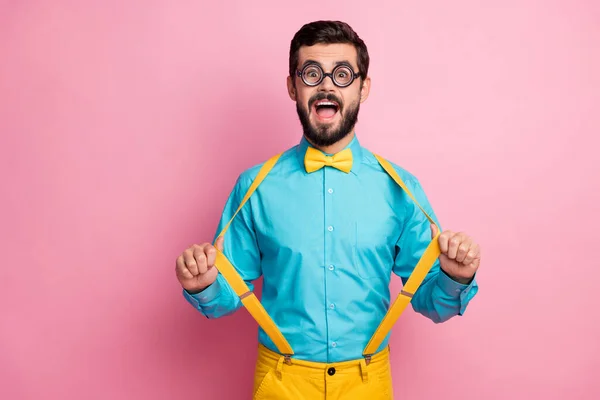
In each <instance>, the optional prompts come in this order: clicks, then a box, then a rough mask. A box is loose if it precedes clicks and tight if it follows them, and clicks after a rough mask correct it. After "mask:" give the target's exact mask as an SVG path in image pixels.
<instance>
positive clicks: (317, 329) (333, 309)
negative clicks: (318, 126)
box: [183, 136, 478, 362]
mask: <svg viewBox="0 0 600 400" xmlns="http://www.w3.org/2000/svg"><path fill="white" fill-rule="evenodd" d="M308 146H309V143H308V142H307V141H306V139H305V138H304V137H303V138H302V140H301V141H300V143H299V144H298V145H296V146H294V147H292V148H290V149H288V150H287V151H285V152H284V153H283V155H282V156H281V158H280V159H279V161H278V162H277V164H276V165H275V167H274V168H273V169H272V170H271V172H270V173H269V175H267V177H266V178H265V180H264V181H263V182H262V183H261V185H260V186H259V187H258V189H257V191H256V192H255V193H254V194H253V195H252V197H251V198H250V200H249V201H248V202H247V203H246V204H245V205H244V207H243V208H242V210H241V211H240V213H238V215H237V216H236V217H235V219H234V221H233V222H232V224H231V226H230V227H229V230H228V231H227V233H226V234H225V243H224V249H223V252H224V254H225V255H226V256H227V258H229V260H230V261H231V263H232V264H233V265H234V266H235V267H236V269H237V270H238V272H239V273H240V275H241V276H242V278H243V279H244V280H245V281H246V282H247V283H248V286H249V287H250V289H251V290H252V289H253V285H252V281H254V280H256V279H258V278H259V277H261V276H262V277H263V290H262V299H261V301H262V304H263V305H264V307H265V309H266V310H267V312H268V313H269V315H270V316H271V317H272V318H273V320H274V321H275V323H276V324H277V326H278V327H279V328H280V330H281V332H282V333H283V335H284V337H285V338H286V339H287V340H288V342H289V343H290V345H291V346H292V349H293V350H294V353H295V355H294V357H295V358H298V359H302V360H310V361H316V362H338V361H345V360H351V359H357V358H360V357H361V356H362V351H363V349H364V348H365V346H366V345H367V343H368V341H369V339H370V338H371V336H372V335H373V333H374V332H375V329H376V328H377V326H378V325H379V323H380V322H381V320H382V319H383V317H384V315H385V313H386V311H387V309H388V307H389V305H390V290H389V283H390V279H391V273H392V272H393V273H394V274H396V275H398V276H399V277H400V278H401V280H402V282H403V283H404V282H406V280H407V279H408V277H409V276H410V274H411V272H412V270H413V268H414V267H415V265H416V264H417V262H418V261H419V258H420V257H421V255H422V254H423V252H424V250H425V248H426V247H427V245H428V244H429V242H430V241H431V230H430V227H429V221H428V220H427V218H426V217H425V216H424V215H423V213H422V212H421V210H420V209H419V208H418V207H417V206H416V205H415V203H414V202H413V201H412V200H411V199H410V198H409V197H408V196H407V195H406V194H405V193H404V191H403V190H402V189H401V188H400V187H399V186H398V185H397V184H396V183H395V182H394V181H393V180H392V178H391V177H390V176H389V175H388V174H387V173H386V172H385V171H384V170H383V168H382V167H381V166H380V164H379V163H378V161H377V159H376V158H375V157H374V156H373V154H372V153H371V152H370V151H369V150H367V149H366V148H364V147H362V146H361V145H360V143H359V141H358V138H357V137H356V136H355V137H354V138H353V139H352V141H351V142H350V143H349V144H348V146H347V147H349V148H350V149H351V150H352V155H353V164H352V170H351V171H350V173H344V172H342V171H339V170H337V169H335V168H333V167H325V168H322V169H320V170H318V171H316V172H313V173H310V174H309V173H307V172H306V170H305V169H304V154H305V153H306V149H307V147H308ZM392 165H393V167H394V168H395V169H396V171H397V172H398V174H399V175H400V177H401V178H402V180H403V181H404V182H405V184H406V185H407V187H408V188H409V190H410V191H411V192H412V194H413V195H414V196H415V198H416V199H417V201H418V202H419V204H420V205H421V206H422V207H423V208H424V209H425V210H426V211H427V213H428V214H429V215H430V216H431V217H432V219H433V220H434V221H435V222H436V223H437V224H438V226H440V228H441V225H440V224H439V221H438V220H437V217H436V216H435V213H434V212H433V210H432V208H431V205H430V204H429V201H428V200H427V198H426V196H425V193H424V192H423V189H422V187H421V185H420V184H419V181H418V180H417V178H415V177H414V176H413V175H412V174H410V173H409V172H407V171H406V170H404V169H402V168H400V167H399V166H397V165H395V164H393V163H392ZM261 166H262V164H259V165H257V166H254V167H252V168H250V169H248V170H246V171H244V172H243V173H242V174H241V175H240V176H239V178H238V179H237V182H236V184H235V187H234V188H233V191H232V192H231V194H230V196H229V199H228V201H227V203H226V205H225V208H224V211H223V215H222V218H221V221H220V223H219V227H218V229H217V234H218V233H220V232H221V230H222V229H223V227H224V226H225V224H226V223H227V222H228V221H229V219H230V218H231V216H232V215H233V213H235V211H236V209H237V207H238V206H239V204H240V202H241V200H242V198H243V197H244V194H245V193H246V191H247V189H248V187H249V186H250V184H251V183H252V181H253V179H254V178H255V177H256V175H257V174H258V171H259V169H260V167H261ZM215 238H216V235H215ZM477 289H478V288H477V283H476V281H475V279H474V280H472V281H471V283H470V284H469V285H464V284H461V283H458V282H456V281H454V280H453V279H451V278H450V277H449V276H448V275H446V274H445V273H444V272H443V271H442V270H441V269H440V265H439V260H436V262H435V264H434V265H433V268H432V269H431V271H430V272H429V274H428V275H427V277H426V278H425V280H424V281H423V283H422V284H421V286H420V287H419V290H418V291H417V292H416V293H415V295H414V297H413V299H412V302H411V305H412V307H413V309H414V310H415V311H416V312H419V313H421V314H423V315H424V316H426V317H427V318H429V319H431V320H432V321H434V322H435V323H440V322H443V321H446V320H448V319H449V318H451V317H453V316H455V315H462V314H463V313H464V311H465V308H466V307H467V305H468V303H469V301H470V300H471V299H472V298H473V296H475V294H476V293H477ZM183 295H184V296H185V298H186V299H187V300H188V301H189V303H191V304H192V305H193V306H194V307H195V308H197V309H198V310H199V311H200V312H201V313H202V314H204V315H205V316H206V317H208V318H219V317H222V316H225V315H228V314H231V313H233V312H234V311H235V310H237V309H238V308H239V307H240V306H241V305H242V304H241V301H240V300H239V297H238V296H237V295H236V294H235V293H234V292H233V290H232V289H231V288H230V286H229V285H228V284H227V282H226V281H225V279H224V278H223V276H222V275H221V274H219V276H218V278H217V280H216V281H215V283H213V284H212V285H211V286H209V287H208V288H206V289H205V290H204V291H202V292H201V293H198V294H194V295H190V294H189V293H188V292H187V291H185V290H184V291H183ZM396 295H397V294H396V293H394V294H393V298H395V297H396ZM258 330H259V333H258V339H259V342H260V343H262V344H263V345H265V346H266V347H268V348H269V349H271V350H273V351H277V348H276V347H275V345H274V344H273V342H272V341H271V340H270V339H269V337H268V336H267V335H266V334H265V332H264V331H263V330H262V329H261V328H260V327H259V328H258ZM388 339H389V335H388V336H387V337H386V339H385V341H384V342H383V343H382V344H381V346H380V348H379V350H381V349H383V348H384V347H385V346H387V343H388ZM379 350H378V351H379Z"/></svg>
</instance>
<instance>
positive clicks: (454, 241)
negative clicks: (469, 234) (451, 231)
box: [450, 237, 460, 246]
mask: <svg viewBox="0 0 600 400" xmlns="http://www.w3.org/2000/svg"><path fill="white" fill-rule="evenodd" d="M450 244H451V245H453V246H458V245H459V244H460V239H459V238H457V237H453V238H452V239H450Z"/></svg>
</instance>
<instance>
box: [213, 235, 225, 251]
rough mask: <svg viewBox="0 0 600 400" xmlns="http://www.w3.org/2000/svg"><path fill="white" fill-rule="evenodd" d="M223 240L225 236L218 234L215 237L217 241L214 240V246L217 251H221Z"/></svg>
mask: <svg viewBox="0 0 600 400" xmlns="http://www.w3.org/2000/svg"><path fill="white" fill-rule="evenodd" d="M224 241H225V238H224V237H223V236H219V237H218V238H217V241H216V242H215V247H216V248H217V249H218V250H219V251H223V242H224Z"/></svg>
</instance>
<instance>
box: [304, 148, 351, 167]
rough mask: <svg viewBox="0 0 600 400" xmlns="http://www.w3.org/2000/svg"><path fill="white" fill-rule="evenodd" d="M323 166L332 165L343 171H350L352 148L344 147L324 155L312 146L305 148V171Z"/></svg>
mask: <svg viewBox="0 0 600 400" xmlns="http://www.w3.org/2000/svg"><path fill="white" fill-rule="evenodd" d="M324 166H328V167H334V168H337V169H339V170H340V171H344V172H345V173H348V172H350V170H351V169H352V150H350V149H346V150H342V151H340V152H339V153H336V154H334V155H333V156H326V155H325V154H323V153H322V152H320V151H319V150H317V149H315V148H314V147H309V148H307V149H306V155H305V156H304V167H305V168H306V172H308V173H311V172H315V171H318V170H320V169H321V168H323V167H324Z"/></svg>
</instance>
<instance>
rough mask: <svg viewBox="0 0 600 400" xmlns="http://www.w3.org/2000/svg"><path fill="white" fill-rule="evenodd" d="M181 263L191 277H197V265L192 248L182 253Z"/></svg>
mask: <svg viewBox="0 0 600 400" xmlns="http://www.w3.org/2000/svg"><path fill="white" fill-rule="evenodd" d="M183 261H184V263H185V266H186V268H187V269H188V270H189V271H190V273H191V274H192V275H193V276H196V275H198V274H199V273H200V272H199V271H198V263H197V262H196V259H195V258H194V250H193V247H192V248H190V249H187V250H186V251H184V252H183Z"/></svg>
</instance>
